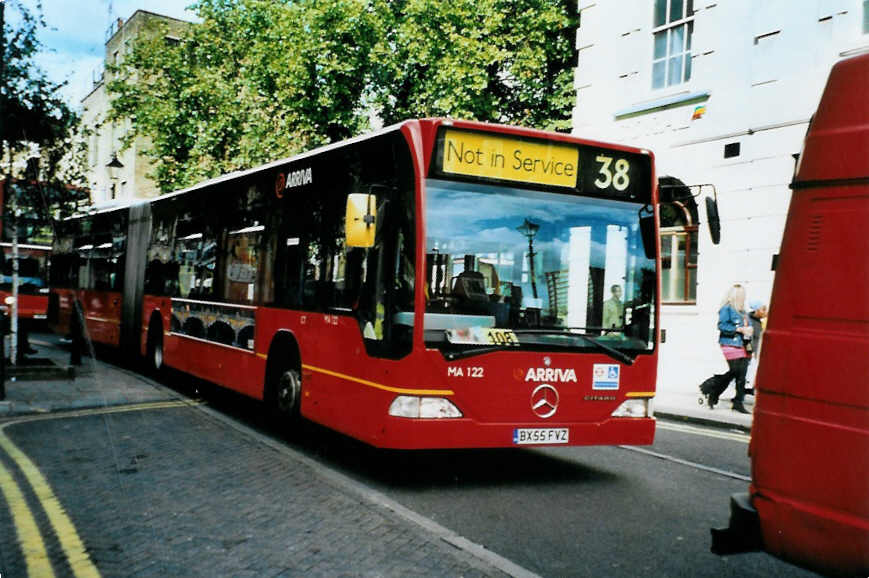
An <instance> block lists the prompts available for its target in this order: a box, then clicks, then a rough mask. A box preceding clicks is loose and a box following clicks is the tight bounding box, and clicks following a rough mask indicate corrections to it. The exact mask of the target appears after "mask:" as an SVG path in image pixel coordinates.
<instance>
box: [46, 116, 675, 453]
mask: <svg viewBox="0 0 869 578" xmlns="http://www.w3.org/2000/svg"><path fill="white" fill-rule="evenodd" d="M656 206H657V190H656V187H655V173H654V164H653V156H652V154H651V153H650V152H649V151H646V150H640V149H635V148H630V147H624V146H615V145H607V144H603V143H599V142H590V141H584V140H581V139H578V138H574V137H571V136H568V135H564V134H555V133H546V132H541V131H536V130H527V129H519V128H511V127H505V126H497V125H489V124H482V123H475V122H460V121H448V120H442V119H427V120H412V121H407V122H403V123H401V124H399V125H396V126H394V127H390V128H386V129H383V130H381V131H379V132H377V133H374V134H371V135H367V136H364V137H359V138H355V139H352V140H349V141H346V142H341V143H336V144H333V145H329V146H326V147H323V148H320V149H317V150H314V151H312V152H309V153H305V154H302V155H299V156H296V157H293V158H289V159H285V160H281V161H277V162H274V163H271V164H268V165H265V166H262V167H258V168H255V169H251V170H245V171H240V172H236V173H232V174H228V175H225V176H222V177H219V178H216V179H213V180H210V181H207V182H205V183H202V184H200V185H197V186H194V187H191V188H189V189H186V190H183V191H179V192H177V193H173V194H168V195H165V196H163V197H160V198H157V199H154V200H152V201H150V202H147V203H141V204H135V205H131V206H128V207H125V208H121V209H113V210H107V211H104V212H101V213H97V214H93V215H86V216H81V217H77V218H74V219H68V220H66V221H63V222H62V223H60V225H59V226H58V237H57V240H56V243H55V259H54V264H53V270H54V279H55V283H53V286H52V290H53V292H54V293H55V294H56V296H57V297H56V299H57V302H58V306H59V315H58V318H57V319H56V320H55V321H56V322H57V325H59V327H60V329H61V330H66V328H67V324H68V321H69V318H70V315H71V312H72V311H73V309H74V307H76V306H78V307H80V308H81V310H82V312H83V315H84V318H85V325H86V327H87V330H88V332H89V333H90V336H91V337H92V338H93V339H94V340H95V341H99V342H102V343H106V344H111V345H115V346H119V347H121V348H125V349H128V350H132V351H135V352H137V353H138V354H141V355H143V356H145V358H146V359H147V361H148V363H149V365H150V366H151V367H152V368H154V369H159V368H160V367H162V366H164V365H165V366H171V367H172V368H176V369H178V370H181V371H184V372H187V373H190V374H193V375H195V376H197V377H200V378H203V379H206V380H209V381H211V382H214V383H217V384H219V385H221V386H223V387H227V388H230V389H233V390H235V391H238V392H241V393H243V394H245V395H248V396H250V397H253V398H257V399H262V400H265V402H266V403H268V404H270V405H272V406H274V407H276V408H278V409H279V410H280V411H281V412H283V413H285V414H286V415H287V416H288V417H289V418H296V417H298V416H303V417H305V418H307V419H309V420H312V421H314V422H318V423H320V424H323V425H326V426H328V427H330V428H333V429H335V430H338V431H340V432H343V433H345V434H347V435H350V436H353V437H355V438H358V439H360V440H362V441H364V442H366V443H368V444H371V445H373V446H378V447H385V448H403V449H413V448H460V447H461V448H468V447H510V446H519V445H559V444H561V445H581V444H651V443H652V441H653V438H654V432H655V420H654V418H653V413H652V398H653V397H654V395H655V376H656V365H657V350H656V343H657V336H658V333H659V330H658V311H659V293H658V287H659V278H658V273H657V272H658V266H657V264H658V242H657V229H658V226H657V221H656V219H657V213H658V211H657V209H656Z"/></svg>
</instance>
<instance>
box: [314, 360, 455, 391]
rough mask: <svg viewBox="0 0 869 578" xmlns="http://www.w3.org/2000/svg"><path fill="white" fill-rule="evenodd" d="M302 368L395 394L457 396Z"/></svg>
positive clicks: (326, 370)
mask: <svg viewBox="0 0 869 578" xmlns="http://www.w3.org/2000/svg"><path fill="white" fill-rule="evenodd" d="M302 368H304V369H309V370H311V371H316V372H317V373H322V374H324V375H330V376H332V377H337V378H339V379H346V380H347V381H352V382H354V383H359V384H362V385H366V386H368V387H373V388H376V389H382V390H383V391H391V392H393V393H405V394H408V395H455V392H453V391H451V390H449V389H404V388H401V387H389V386H388V385H382V384H379V383H374V382H373V381H368V380H367V379H360V378H358V377H353V376H352V375H345V374H343V373H338V372H337V371H330V370H328V369H323V368H322V367H314V366H313V365H304V364H302Z"/></svg>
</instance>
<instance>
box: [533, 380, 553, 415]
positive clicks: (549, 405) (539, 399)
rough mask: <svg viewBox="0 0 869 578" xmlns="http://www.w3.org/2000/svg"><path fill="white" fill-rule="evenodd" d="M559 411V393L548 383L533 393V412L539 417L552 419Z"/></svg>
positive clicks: (538, 387) (539, 386)
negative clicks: (556, 411)
mask: <svg viewBox="0 0 869 578" xmlns="http://www.w3.org/2000/svg"><path fill="white" fill-rule="evenodd" d="M557 409H558V391H557V390H556V389H555V388H554V387H552V386H551V385H549V384H548V383H544V384H543V385H538V386H537V387H536V388H535V389H534V391H532V392H531V410H532V411H533V412H534V413H535V414H536V415H537V417H542V418H547V417H552V416H553V415H554V414H555V410H557Z"/></svg>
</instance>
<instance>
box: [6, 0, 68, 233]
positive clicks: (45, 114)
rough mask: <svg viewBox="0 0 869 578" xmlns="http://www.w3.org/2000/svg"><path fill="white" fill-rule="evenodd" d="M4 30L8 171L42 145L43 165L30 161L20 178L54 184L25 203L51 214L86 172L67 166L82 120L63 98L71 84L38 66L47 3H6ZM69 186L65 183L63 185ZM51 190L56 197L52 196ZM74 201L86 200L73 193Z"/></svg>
mask: <svg viewBox="0 0 869 578" xmlns="http://www.w3.org/2000/svg"><path fill="white" fill-rule="evenodd" d="M0 15H2V22H3V29H2V42H0V142H2V145H3V146H2V150H3V152H4V153H5V157H6V158H5V159H3V164H4V171H3V172H4V173H5V174H9V175H11V172H12V160H13V158H14V157H15V155H16V154H21V153H24V152H25V151H27V150H28V149H29V147H31V146H33V145H36V147H38V151H39V156H40V157H41V163H40V165H41V166H40V167H39V169H40V170H39V174H37V173H36V171H35V170H33V169H35V168H36V164H35V163H30V165H29V166H30V168H31V169H32V170H30V171H29V172H30V174H27V175H25V174H18V175H12V176H14V177H16V178H22V177H26V178H30V179H35V178H37V177H39V179H40V180H42V181H47V182H49V183H51V184H52V185H53V186H52V187H49V188H48V189H44V188H42V187H37V188H34V187H26V188H25V189H24V190H23V192H22V197H23V198H21V199H20V202H21V204H22V205H23V206H29V207H41V209H42V211H41V212H42V214H43V215H45V216H47V211H48V209H49V208H51V209H57V208H63V207H64V206H65V203H66V201H67V200H74V199H68V198H67V192H68V191H69V190H70V189H68V188H67V187H66V186H65V183H66V182H69V181H70V180H71V179H74V178H75V177H79V178H80V177H81V176H82V174H83V173H82V171H81V170H80V167H79V166H77V165H76V164H75V163H62V162H61V161H62V159H63V158H64V157H65V156H67V155H68V153H69V151H70V149H71V148H73V147H72V144H71V143H72V133H73V130H74V128H75V126H76V124H77V122H78V119H77V116H76V115H75V113H74V112H73V111H72V110H71V109H70V107H69V106H68V105H67V103H66V102H65V100H64V99H63V97H62V95H61V89H62V88H63V86H64V85H65V83H55V82H52V81H50V80H49V79H48V78H47V77H46V75H45V73H44V71H42V70H41V69H40V68H39V67H38V66H37V64H36V63H35V57H36V55H37V54H38V53H39V52H40V51H42V50H43V46H42V44H41V42H40V41H39V38H38V32H39V30H40V29H42V28H44V27H45V21H44V19H43V17H42V7H41V3H39V2H37V4H36V8H35V10H32V11H31V10H29V9H28V8H27V7H26V6H24V5H23V4H22V3H21V2H19V1H17V0H7V1H6V2H2V1H0ZM62 183H63V184H62ZM46 190H51V191H54V192H55V193H56V194H54V193H52V194H48V193H46ZM70 195H71V196H72V197H76V196H79V197H80V196H81V195H80V194H77V193H70Z"/></svg>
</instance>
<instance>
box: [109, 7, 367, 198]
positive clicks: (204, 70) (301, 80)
mask: <svg viewBox="0 0 869 578" xmlns="http://www.w3.org/2000/svg"><path fill="white" fill-rule="evenodd" d="M195 7H196V9H197V12H198V14H199V16H200V17H201V18H202V22H201V23H200V24H195V25H192V26H191V27H190V28H189V29H188V31H187V33H186V34H185V35H184V36H183V38H182V39H181V41H180V42H177V43H175V42H172V43H168V44H167V42H166V39H165V36H166V34H165V28H164V26H163V25H161V24H159V23H157V24H155V25H154V26H153V27H152V29H151V30H149V31H147V32H146V33H145V34H143V35H141V36H140V39H139V41H138V42H137V43H136V45H135V46H134V48H133V52H132V54H131V55H130V57H129V58H128V59H127V60H126V61H125V62H124V63H122V64H121V66H120V67H115V68H112V67H110V68H109V72H110V73H112V74H113V75H115V79H114V80H113V81H112V82H110V83H109V85H108V88H109V91H110V93H111V94H112V95H113V103H112V108H113V115H114V117H115V118H132V119H134V122H133V131H132V132H131V138H135V137H136V136H138V135H143V136H146V137H148V138H149V139H150V142H151V145H150V147H148V148H147V149H146V153H148V154H149V155H150V156H151V157H152V158H154V159H155V161H156V170H155V174H154V177H155V178H156V181H157V182H158V184H159V186H160V188H161V189H162V190H164V191H168V190H172V189H176V188H179V187H183V186H185V185H189V184H191V183H195V182H197V181H199V180H202V179H203V178H207V177H212V176H215V175H218V174H221V173H225V172H228V171H232V170H236V169H241V168H246V167H250V166H252V165H256V164H259V163H263V162H267V161H270V160H274V159H276V158H281V157H284V156H288V155H291V154H294V153H297V152H300V151H303V150H307V149H310V148H312V147H314V146H317V145H320V144H324V143H327V142H331V141H334V140H339V139H343V138H347V137H348V136H351V135H353V134H356V133H358V132H360V131H361V130H363V129H364V128H365V127H366V126H367V110H365V109H364V108H363V107H361V106H360V104H359V103H360V102H361V98H362V94H363V91H364V88H365V82H364V81H362V82H360V78H363V79H364V78H365V77H366V76H367V75H368V72H367V70H368V68H369V66H370V59H369V53H370V49H371V47H372V46H373V45H374V43H375V42H376V41H377V39H378V38H379V36H380V33H379V30H378V26H379V21H378V19H377V18H376V17H375V16H374V14H373V13H372V12H371V11H370V10H369V3H368V2H365V1H363V0H337V1H333V2H320V1H318V0H298V1H295V2H288V1H281V2H266V1H262V0H200V1H199V2H198V3H197V4H196V5H195ZM324 30H325V31H328V34H324V33H322V31H324Z"/></svg>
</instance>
